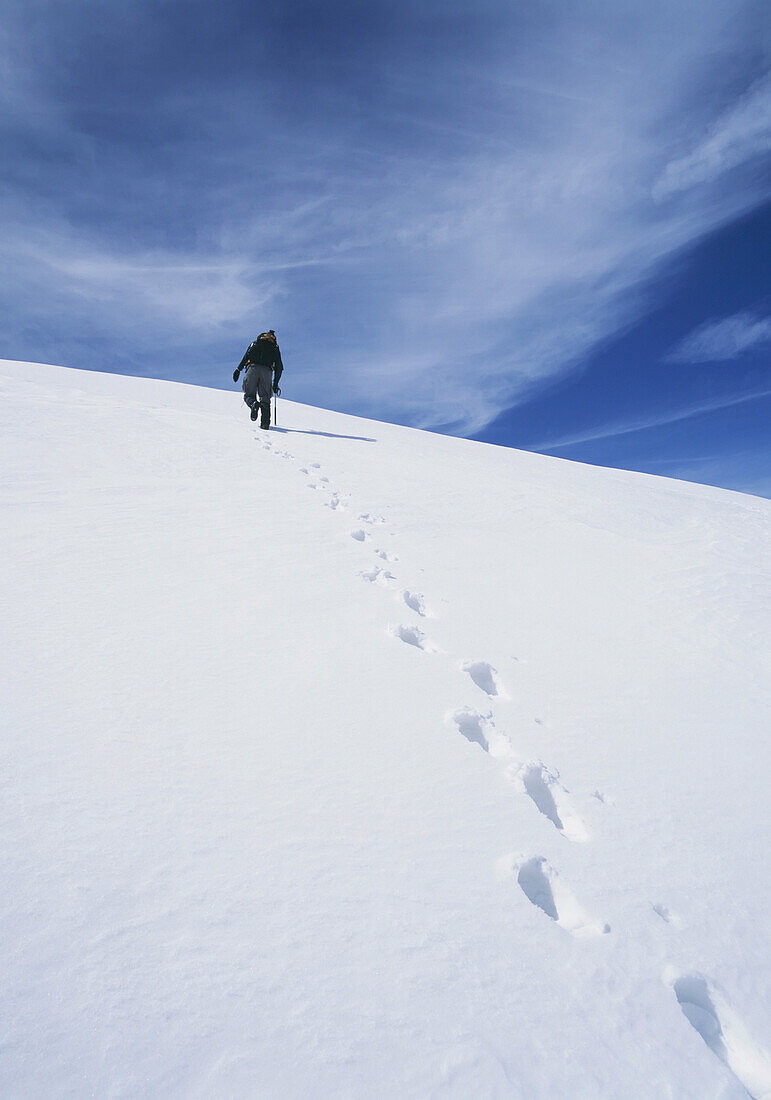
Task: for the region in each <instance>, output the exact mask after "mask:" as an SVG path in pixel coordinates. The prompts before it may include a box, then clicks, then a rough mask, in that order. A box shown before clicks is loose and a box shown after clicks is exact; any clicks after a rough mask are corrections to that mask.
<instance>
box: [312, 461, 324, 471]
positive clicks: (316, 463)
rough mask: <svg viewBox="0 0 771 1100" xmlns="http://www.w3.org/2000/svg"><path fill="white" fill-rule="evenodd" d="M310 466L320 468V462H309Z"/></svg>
mask: <svg viewBox="0 0 771 1100" xmlns="http://www.w3.org/2000/svg"><path fill="white" fill-rule="evenodd" d="M310 467H311V469H312V470H320V469H321V463H320V462H311V464H310Z"/></svg>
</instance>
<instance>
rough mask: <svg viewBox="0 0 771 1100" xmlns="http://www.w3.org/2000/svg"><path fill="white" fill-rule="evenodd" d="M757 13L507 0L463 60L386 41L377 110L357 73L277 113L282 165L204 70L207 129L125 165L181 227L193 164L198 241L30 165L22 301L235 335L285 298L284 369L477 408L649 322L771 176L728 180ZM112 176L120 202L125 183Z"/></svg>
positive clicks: (451, 418)
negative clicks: (695, 253) (723, 73)
mask: <svg viewBox="0 0 771 1100" xmlns="http://www.w3.org/2000/svg"><path fill="white" fill-rule="evenodd" d="M743 10H745V9H744V7H743V5H742V2H741V0H712V2H711V3H710V4H709V5H706V6H705V5H703V4H697V3H695V0H666V2H665V0H646V2H645V3H643V2H642V0H640V2H639V3H630V4H624V5H619V4H618V3H617V0H599V2H598V3H597V4H595V5H591V6H589V7H587V6H586V5H583V6H582V5H578V6H572V5H568V4H565V5H557V7H556V8H555V9H554V12H552V13H551V14H550V15H548V16H547V15H545V14H543V13H542V9H541V7H540V6H539V5H538V4H536V3H533V4H532V5H531V6H530V8H528V10H527V11H525V12H524V15H523V17H522V18H521V20H520V21H519V22H518V21H517V20H518V19H519V14H518V13H519V7H518V6H514V7H511V6H509V5H504V4H502V5H501V11H502V12H503V13H504V15H503V16H502V23H501V25H502V26H504V25H505V26H506V27H507V28H508V31H509V32H511V33H508V32H507V33H501V34H500V35H499V36H498V39H497V40H495V41H493V40H492V39H491V41H490V42H489V44H488V49H487V50H486V52H485V56H482V55H481V54H480V56H479V57H478V58H477V57H475V56H474V53H473V52H471V53H469V55H468V57H467V59H466V61H465V62H464V63H463V64H462V65H458V64H457V63H455V64H453V66H452V67H451V68H450V69H449V70H448V67H447V66H446V65H445V64H443V62H442V58H441V56H440V55H439V54H438V53H437V54H436V55H435V56H426V57H422V58H421V59H420V64H419V65H414V64H413V65H412V66H409V65H407V63H406V62H404V60H403V57H402V55H401V54H400V53H399V52H396V53H394V52H393V51H384V59H383V61H382V70H380V69H379V70H378V71H376V72H374V73H371V74H367V76H366V78H365V77H362V79H369V78H370V77H371V78H372V88H374V89H376V90H377V94H376V95H375V96H374V97H373V104H372V106H371V107H369V106H366V107H365V106H364V98H357V96H356V95H354V96H353V98H352V99H351V101H350V103H349V102H347V101H346V99H345V94H344V93H343V92H341V93H340V98H339V99H337V100H335V110H334V111H333V112H325V110H324V108H323V105H320V106H319V107H318V113H314V112H311V113H310V115H309V117H308V118H307V119H306V118H305V117H304V116H303V115H302V114H298V116H297V118H296V119H295V120H294V122H293V124H292V127H291V129H289V128H288V125H287V124H285V123H284V122H281V123H276V125H275V129H274V130H272V129H271V122H270V116H269V115H267V114H266V116H265V119H264V120H263V121H262V122H261V131H260V135H259V139H260V142H261V143H263V144H264V145H265V147H266V148H274V147H275V149H277V150H279V151H280V154H281V155H277V156H276V157H275V162H271V170H270V174H269V175H268V176H267V177H266V180H267V182H265V181H264V180H263V179H262V176H261V174H260V173H254V172H253V171H252V164H253V162H254V156H255V151H254V149H253V148H251V147H247V148H245V149H244V150H243V151H242V150H240V148H239V146H238V144H237V143H230V144H229V145H228V148H227V155H225V152H224V151H223V146H222V145H221V144H218V142H217V141H215V140H214V139H210V135H211V134H212V133H215V132H216V131H217V126H218V124H219V123H220V121H221V120H222V119H223V118H225V117H226V116H227V115H228V113H229V112H230V113H232V111H233V110H235V109H237V104H235V103H234V100H233V98H232V97H230V96H229V94H228V91H227V89H225V90H223V91H218V90H216V89H214V90H213V89H211V88H208V87H206V88H205V89H204V90H203V91H201V92H200V93H199V92H198V91H196V86H195V85H193V86H192V89H193V90H192V91H191V92H190V93H189V100H188V99H187V98H185V99H184V102H182V103H181V104H180V103H179V102H176V101H174V102H173V103H172V107H171V108H170V109H172V108H173V112H176V113H180V112H181V111H183V113H184V114H185V116H186V117H188V118H195V119H196V120H200V124H198V122H197V124H196V125H197V127H199V128H198V129H196V140H197V141H199V142H200V143H201V144H200V145H196V144H195V141H191V143H190V146H189V148H188V147H187V146H185V144H184V142H181V143H180V146H179V149H178V150H177V151H176V154H175V164H178V165H180V166H181V167H180V175H179V177H174V176H172V178H168V177H167V176H166V175H164V170H162V169H160V168H159V169H157V170H156V169H155V167H154V165H153V162H152V161H151V160H150V159H146V160H145V161H144V162H143V164H142V165H140V166H139V168H138V171H137V175H136V176H135V177H130V178H128V179H127V180H126V181H125V183H124V181H123V179H122V178H117V181H116V182H117V183H118V185H119V186H118V188H117V191H118V193H119V194H120V195H124V196H125V195H129V196H132V195H134V194H135V193H138V194H140V195H141V196H143V197H144V198H145V200H146V202H147V206H148V209H149V210H150V211H152V212H154V213H155V218H154V219H153V224H154V225H155V226H157V225H158V223H159V222H161V219H159V218H158V217H157V211H158V208H159V207H164V206H168V207H169V208H170V209H169V220H170V221H171V222H172V223H174V224H175V225H176V223H177V221H178V219H177V217H176V211H175V210H174V209H173V208H174V204H175V199H176V194H175V190H174V187H175V185H178V186H179V187H180V191H181V202H180V207H181V209H182V210H187V211H191V212H192V213H188V214H187V216H188V217H189V218H190V220H191V225H190V227H189V229H188V232H187V233H186V234H185V233H182V234H179V235H178V236H177V237H172V238H170V239H171V240H182V241H183V243H182V244H171V243H169V242H168V241H166V243H165V245H164V246H163V247H160V246H157V245H155V244H154V243H153V242H152V241H150V240H148V235H147V233H143V234H142V236H141V238H140V239H139V240H136V241H134V240H132V239H131V228H129V229H127V230H126V231H125V232H124V226H123V223H122V220H121V216H120V212H119V213H118V214H116V213H115V212H114V211H112V210H111V211H110V217H109V218H108V219H105V218H102V221H101V222H100V223H98V224H94V225H89V227H88V230H87V231H84V230H83V228H82V222H81V224H80V227H79V225H78V220H77V218H75V217H73V216H72V215H71V214H70V213H69V208H68V206H67V204H66V203H62V205H61V207H57V205H56V204H55V203H52V205H51V206H50V207H43V206H41V204H39V203H35V202H33V201H32V200H31V199H30V198H29V197H28V195H27V192H26V189H24V188H21V189H19V191H18V192H17V193H16V195H15V199H14V204H13V205H12V206H9V205H8V204H6V214H5V216H4V218H3V220H2V221H1V222H0V236H2V238H3V240H4V250H5V254H6V271H7V272H8V273H9V280H8V281H9V289H8V290H7V293H6V302H5V312H6V314H9V313H13V312H17V313H21V312H24V313H25V315H26V316H31V315H32V312H33V305H31V304H30V303H33V304H34V309H35V310H37V311H38V315H42V316H44V317H45V321H46V324H48V325H49V327H51V328H55V327H56V325H57V324H58V323H59V322H58V321H57V318H58V317H61V316H66V317H67V318H68V319H70V318H71V317H72V316H73V315H74V316H75V317H76V318H77V322H78V326H79V328H80V329H82V331H83V332H84V334H86V333H88V332H89V331H94V330H97V329H99V328H100V327H101V329H102V330H103V331H107V332H109V333H115V334H116V335H117V336H118V337H120V335H121V333H123V334H125V335H126V336H127V338H128V340H137V339H138V336H137V332H138V330H141V333H142V337H143V339H144V338H145V337H146V343H147V344H149V343H152V345H153V346H154V347H156V348H162V347H164V346H165V345H173V344H174V343H175V338H176V334H178V333H179V331H181V330H190V331H192V332H194V333H195V338H196V340H200V342H201V343H203V342H204V341H205V340H207V339H210V338H211V339H220V338H221V336H222V334H223V332H224V331H225V329H226V328H228V327H229V330H230V333H231V334H233V333H236V330H237V333H236V335H234V337H233V338H234V340H235V342H237V343H238V344H239V345H240V343H241V340H242V338H243V337H244V335H246V336H248V335H249V331H246V332H244V330H245V329H246V330H249V329H251V327H252V326H253V325H259V326H260V327H266V325H267V322H266V321H264V317H265V313H266V312H267V313H268V314H269V321H270V327H274V328H279V327H280V328H281V329H282V332H281V336H282V346H286V345H285V344H284V339H283V338H284V336H286V337H287V339H288V340H289V342H290V343H294V344H295V347H296V354H295V356H294V358H292V357H291V356H287V363H288V373H287V377H289V370H293V371H296V374H295V378H296V379H297V382H298V384H297V389H296V390H295V395H296V396H298V397H300V398H301V399H304V400H308V399H311V400H318V401H320V402H328V403H330V404H333V405H334V404H338V405H341V404H344V405H346V406H347V407H349V408H354V407H355V408H356V409H357V410H358V411H360V412H362V413H365V414H366V413H370V414H374V415H379V416H385V417H394V418H401V419H404V420H405V421H408V422H411V423H416V424H420V425H422V426H425V427H436V426H439V425H445V424H452V425H453V426H455V427H456V429H457V430H462V431H466V432H472V431H475V430H479V429H481V428H482V427H484V425H485V424H487V423H488V422H489V421H490V420H491V419H493V418H494V417H495V416H496V415H497V414H498V413H499V412H501V411H502V410H503V409H505V408H506V407H507V406H509V405H511V404H513V403H515V402H516V401H517V400H519V399H521V398H522V397H523V396H524V395H526V394H528V393H529V392H531V391H532V390H533V389H534V388H535V387H537V386H539V385H541V384H542V383H543V382H544V381H545V380H547V379H549V378H555V377H557V376H558V375H560V374H561V373H565V372H568V371H570V370H571V369H573V368H575V367H576V366H577V365H578V364H580V362H581V360H582V359H584V358H585V357H586V355H587V354H588V353H589V352H590V351H591V349H592V348H593V347H594V346H595V345H596V344H597V343H598V342H599V341H601V340H603V339H606V338H608V337H609V336H611V335H612V334H613V333H615V332H617V331H619V330H620V329H621V328H622V327H623V326H624V325H626V324H628V323H630V322H631V321H632V320H634V318H635V317H636V316H637V315H638V313H639V310H640V308H641V302H642V301H643V298H644V296H645V295H650V293H651V291H650V289H646V288H648V287H649V286H650V282H651V277H652V275H653V274H654V273H655V272H656V270H657V267H658V266H659V265H662V264H663V263H665V262H666V261H667V260H669V259H670V258H671V257H672V256H674V255H676V254H678V253H680V252H681V251H682V250H683V249H684V248H686V247H687V246H689V245H690V244H692V243H694V242H696V241H698V240H699V239H700V238H701V237H702V236H703V235H705V234H707V233H709V232H712V231H714V230H715V229H716V228H717V227H718V226H720V225H721V224H723V223H725V222H727V221H728V220H729V219H731V218H733V217H736V216H737V215H739V214H741V213H742V212H744V211H746V210H747V209H749V208H751V206H752V205H753V204H754V203H756V202H758V201H759V199H761V198H762V197H763V195H764V194H765V191H764V183H763V180H762V177H761V176H760V173H756V174H754V175H753V173H752V172H748V173H746V174H744V175H743V176H742V179H741V181H740V182H739V183H736V182H735V181H734V182H732V183H731V185H730V186H728V185H727V183H726V179H725V173H726V169H727V168H728V167H731V166H736V165H737V164H738V163H740V162H743V161H747V162H749V161H754V160H755V159H756V158H757V155H758V152H759V151H760V150H761V149H762V148H763V144H762V142H763V138H762V134H763V130H762V126H761V121H760V120H761V118H762V113H763V105H764V103H765V102H766V100H767V95H768V82H765V83H763V82H759V83H755V84H752V85H751V87H748V89H747V91H746V92H745V94H744V95H743V96H741V97H740V98H739V99H738V101H737V100H736V99H734V101H733V102H732V103H730V102H729V101H730V99H731V97H730V96H729V95H728V93H725V92H724V93H723V95H722V96H720V95H718V93H717V92H716V91H715V81H716V74H719V72H720V68H721V64H722V61H723V57H724V55H725V56H728V55H730V56H731V57H733V58H736V57H738V56H743V55H744V54H746V53H747V52H748V51H751V50H753V49H754V47H755V43H754V42H753V41H752V40H751V35H750V34H749V32H748V31H747V29H746V28H747V26H749V22H751V21H748V22H743V21H742V20H741V19H739V18H738V17H737V13H739V12H741V11H743ZM523 11H524V9H523ZM555 12H556V13H557V14H555ZM514 31H516V33H514ZM379 64H380V62H379ZM29 83H30V82H29V81H27V80H25V81H20V82H19V84H18V87H28V86H29ZM747 83H748V85H749V84H751V81H750V80H749V78H748V81H747ZM706 88H708V89H710V91H711V92H712V95H711V96H710V98H709V100H708V101H706V100H705V102H701V101H700V99H699V95H698V90H699V89H706ZM459 89H460V91H459ZM179 94H180V95H182V94H183V93H182V92H180V93H179ZM36 95H38V96H40V95H42V92H40V91H37V92H36ZM184 96H185V97H187V96H188V91H187V86H186V88H185V91H184ZM354 101H355V102H354ZM169 102H171V101H169ZM319 103H320V104H321V103H322V101H321V100H320V101H319ZM707 103H708V105H707ZM727 103H728V105H726V104H727ZM162 109H163V104H160V103H159V104H158V105H157V106H156V105H155V104H154V105H153V110H154V111H156V110H157V112H159V113H160V114H162ZM183 109H184V110H183ZM244 110H246V108H244ZM37 111H38V104H37V101H36V112H37ZM370 111H371V113H368V112H370ZM346 112H348V114H347V113H346ZM38 113H39V114H40V116H41V117H43V116H44V115H45V112H44V111H43V110H42V108H41V111H40V112H38ZM34 114H35V112H31V113H29V112H28V115H27V117H28V118H30V119H31V118H32V117H33V116H34ZM48 118H49V119H50V118H53V119H55V120H56V131H57V134H58V135H59V137H60V138H61V140H62V141H64V142H65V143H66V142H67V140H70V141H71V143H74V144H77V143H78V142H79V141H80V140H81V137H82V135H81V134H80V131H79V130H78V125H77V123H76V122H74V121H73V120H72V119H71V118H68V116H67V111H66V110H65V109H64V108H63V107H62V105H61V104H59V103H54V104H52V105H51V111H50V113H49V115H48ZM157 122H158V119H154V123H157ZM30 124H31V123H30ZM250 126H251V121H250V122H249V127H250ZM67 127H69V139H68V137H67ZM320 128H321V129H320ZM247 129H248V127H247V125H246V121H245V122H244V126H243V132H246V130H247ZM236 131H237V132H240V131H239V127H236ZM47 134H48V131H46V136H47ZM201 135H205V140H204V138H203V137H202V136H201ZM393 135H397V137H394V136H393ZM705 135H706V137H705ZM210 140H211V141H212V142H213V144H207V142H210ZM218 140H219V141H220V142H221V141H222V140H224V139H218ZM272 143H273V144H272ZM98 152H99V163H100V164H101V163H102V154H103V152H104V150H103V149H100V150H99V151H98ZM213 152H216V154H217V155H211V154H212V153H213ZM94 156H95V157H96V153H94ZM218 156H220V157H223V158H224V159H223V161H222V163H223V165H224V167H223V168H222V170H221V175H217V165H218V164H219V163H220V162H219V161H218ZM121 167H126V169H127V170H129V169H133V164H132V158H131V151H130V152H129V155H127V156H126V157H125V160H124V161H122V162H121ZM166 171H168V169H167V170H166ZM210 172H211V173H213V174H212V175H209V174H205V175H203V174H202V175H201V178H200V181H199V180H198V176H199V173H210ZM84 178H87V179H90V178H91V177H90V176H89V175H88V174H87V173H86V175H85V177H84ZM95 178H96V180H97V184H96V193H95V196H94V197H95V203H94V205H95V206H97V207H103V206H104V191H105V190H108V189H109V186H110V183H111V182H112V180H111V179H110V178H109V177H108V178H107V183H106V184H105V182H104V179H103V178H102V177H100V176H96V177H95ZM137 181H138V186H137ZM196 183H197V186H198V189H196ZM653 191H655V193H656V195H657V196H659V198H661V197H663V196H664V194H666V197H667V201H666V202H661V201H656V200H655V199H654V198H652V192H653ZM134 213H135V210H134V209H133V208H132V209H131V210H130V211H129V215H133V214H134ZM86 221H87V219H86ZM136 222H137V223H139V224H141V218H136ZM127 224H128V225H129V227H131V226H132V222H131V217H129V218H128V219H127ZM142 228H143V229H144V226H142ZM163 230H164V227H163V225H162V224H161V227H160V230H156V231H158V232H159V234H160V237H161V239H163V240H165V237H164V232H163ZM191 242H192V243H191ZM17 276H18V278H17ZM159 361H160V359H159V358H156V359H155V360H154V362H156V363H157V362H159ZM320 361H321V362H323V363H325V364H330V369H327V370H324V371H320V370H319V369H318V368H319V363H320Z"/></svg>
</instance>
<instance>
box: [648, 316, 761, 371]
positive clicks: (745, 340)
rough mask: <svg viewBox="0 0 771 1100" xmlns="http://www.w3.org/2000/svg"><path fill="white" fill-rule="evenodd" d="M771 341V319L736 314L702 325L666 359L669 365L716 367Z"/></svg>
mask: <svg viewBox="0 0 771 1100" xmlns="http://www.w3.org/2000/svg"><path fill="white" fill-rule="evenodd" d="M769 341H771V317H760V318H758V317H753V316H752V315H751V314H749V313H735V314H734V315H733V316H732V317H725V318H723V320H722V321H710V322H708V323H707V324H705V325H701V326H700V327H699V328H697V329H695V331H694V332H692V333H690V335H688V336H686V338H685V339H684V340H683V341H682V342H681V343H680V344H678V345H677V347H676V348H674V350H673V351H671V352H670V353H669V355H668V356H667V361H668V362H670V363H717V362H721V361H727V360H729V359H736V358H737V357H738V356H740V355H741V354H742V353H743V352H745V351H749V350H750V348H754V347H757V346H758V345H760V344H767V343H769Z"/></svg>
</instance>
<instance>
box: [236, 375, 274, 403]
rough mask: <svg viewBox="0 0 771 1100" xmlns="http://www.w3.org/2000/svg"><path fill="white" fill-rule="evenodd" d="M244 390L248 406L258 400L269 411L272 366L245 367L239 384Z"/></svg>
mask: <svg viewBox="0 0 771 1100" xmlns="http://www.w3.org/2000/svg"><path fill="white" fill-rule="evenodd" d="M241 388H242V389H243V391H244V401H245V402H246V403H247V405H248V406H249V408H250V409H251V408H252V406H253V405H254V403H255V402H256V401H259V403H260V405H262V408H263V410H265V409H267V411H268V412H270V395H271V394H272V393H273V368H272V367H256V366H254V365H252V366H250V367H247V368H246V373H245V374H244V380H243V382H242V384H241Z"/></svg>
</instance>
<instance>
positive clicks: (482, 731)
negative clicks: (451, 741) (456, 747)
mask: <svg viewBox="0 0 771 1100" xmlns="http://www.w3.org/2000/svg"><path fill="white" fill-rule="evenodd" d="M449 717H450V718H451V719H452V721H453V722H454V723H455V725H456V726H457V729H458V733H460V734H461V736H463V737H465V738H466V740H467V741H470V742H471V744H472V745H479V746H480V747H481V748H483V749H484V750H485V752H489V753H490V755H491V756H494V757H496V758H497V759H505V758H506V757H510V756H511V753H512V749H511V742H510V741H509V739H508V737H506V735H505V734H503V733H500V732H499V731H498V730H497V729H496V728H495V723H494V722H493V718H492V715H490V714H488V715H484V714H480V713H479V711H477V710H472V709H471V707H463V708H462V709H461V710H456V711H455V712H454V713H453V714H451V715H450V716H449Z"/></svg>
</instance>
